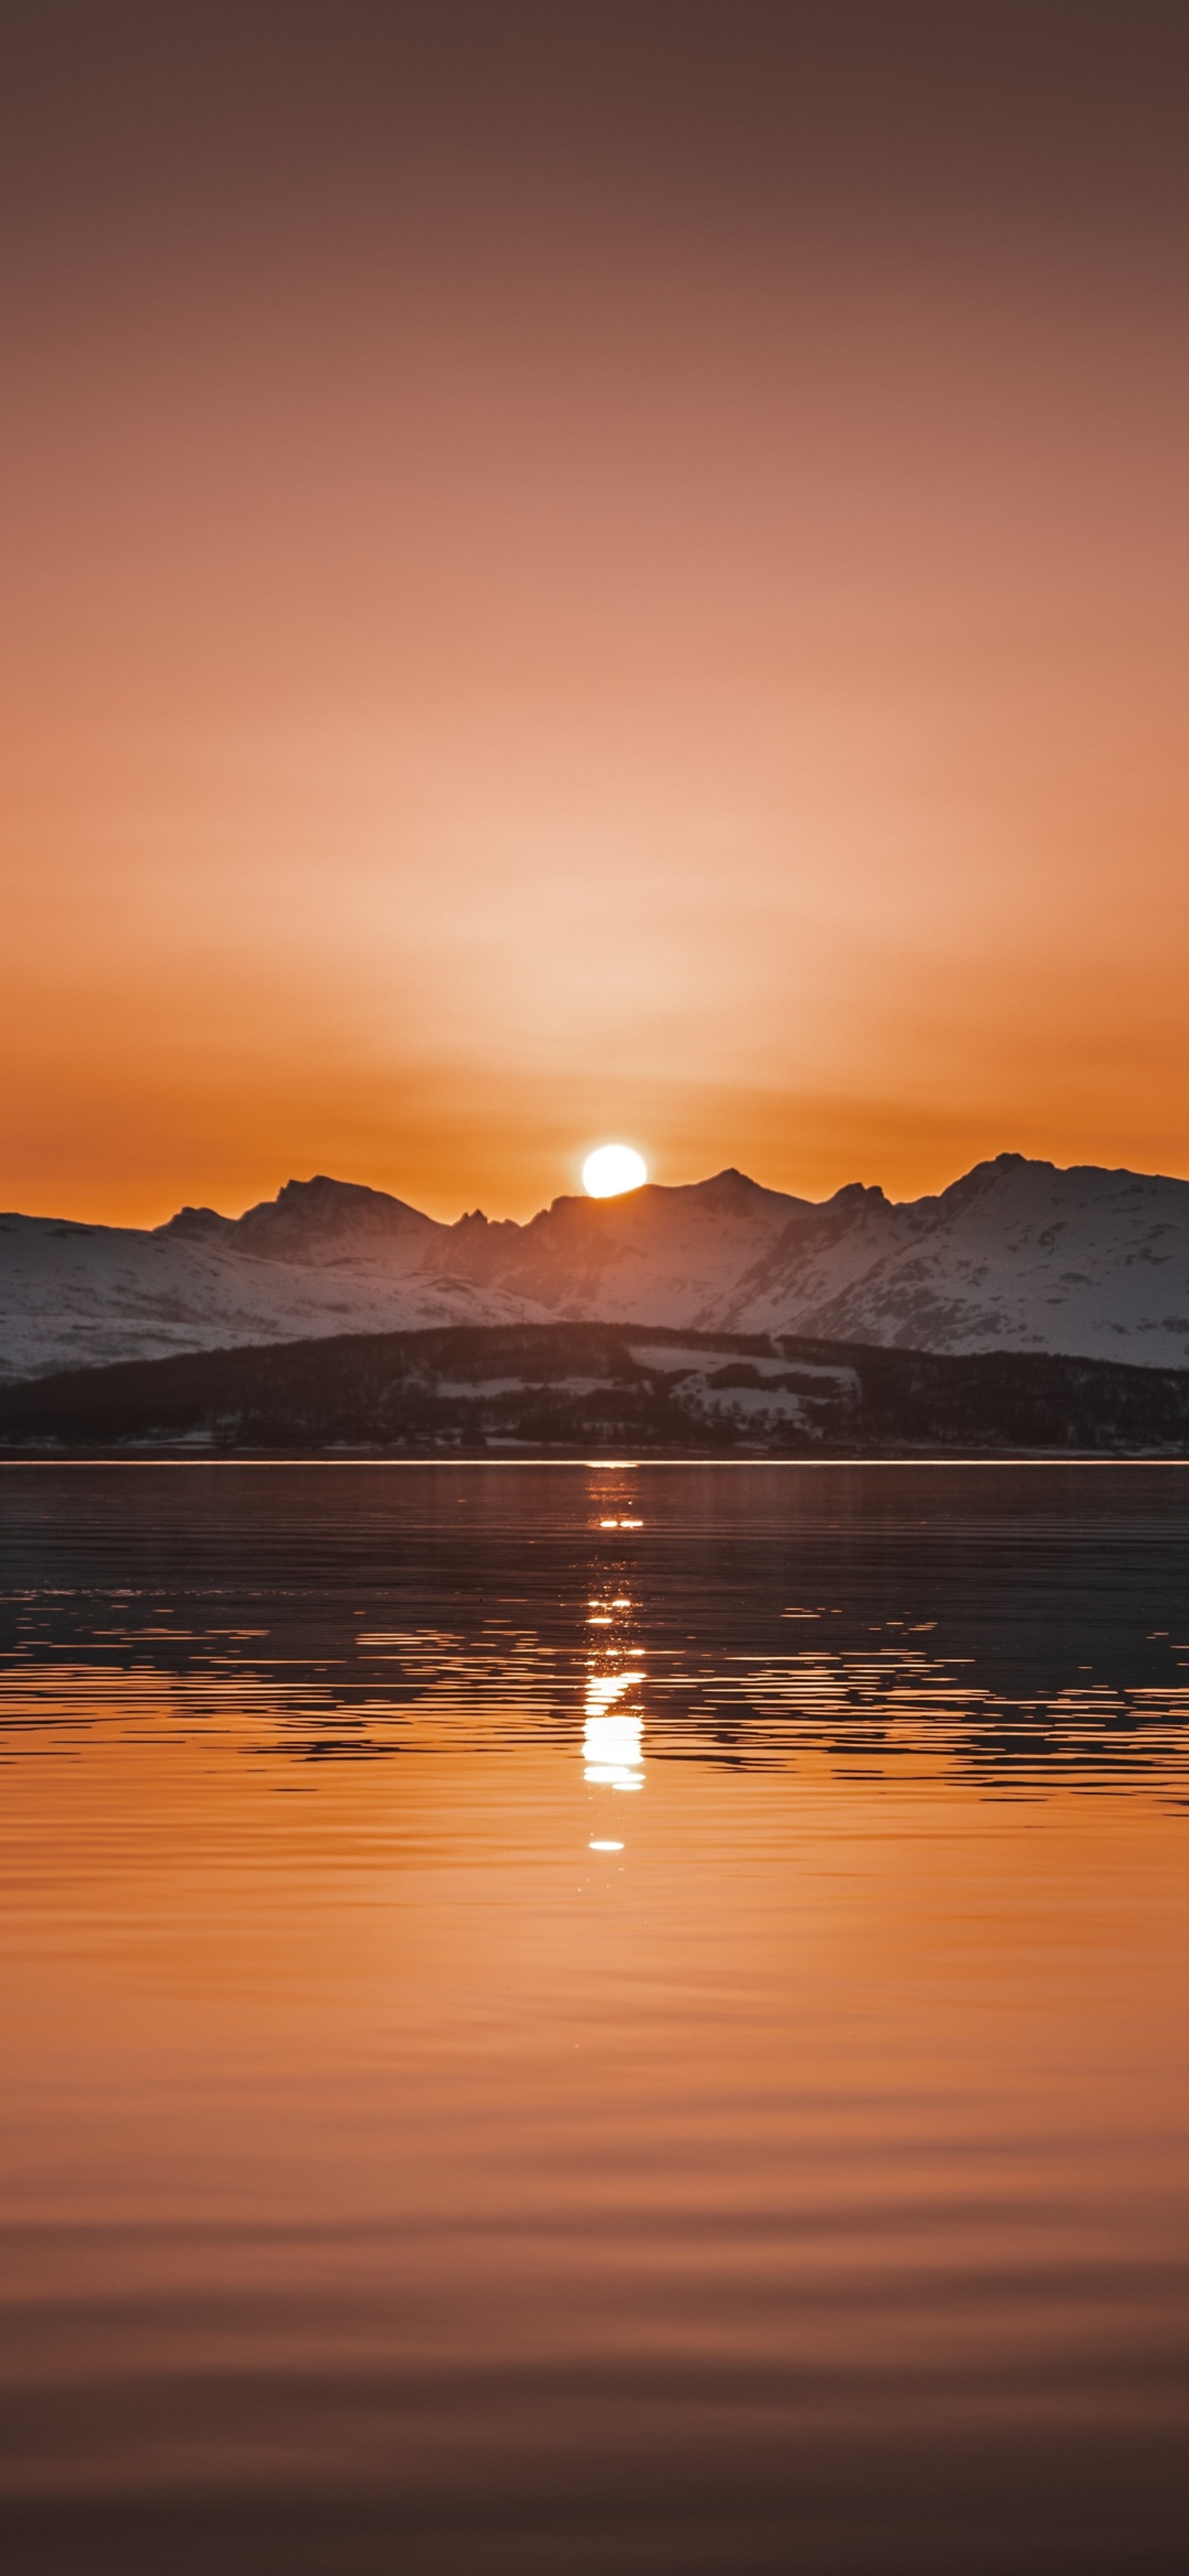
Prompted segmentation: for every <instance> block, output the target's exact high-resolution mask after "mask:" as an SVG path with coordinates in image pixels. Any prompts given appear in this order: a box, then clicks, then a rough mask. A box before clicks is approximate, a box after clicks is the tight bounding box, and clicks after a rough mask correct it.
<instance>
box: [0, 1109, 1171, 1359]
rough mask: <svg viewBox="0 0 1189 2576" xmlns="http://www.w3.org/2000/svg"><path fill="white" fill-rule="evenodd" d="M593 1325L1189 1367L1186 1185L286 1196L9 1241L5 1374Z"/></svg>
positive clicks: (1001, 1168) (1085, 1170) (1020, 1170)
mask: <svg viewBox="0 0 1189 2576" xmlns="http://www.w3.org/2000/svg"><path fill="white" fill-rule="evenodd" d="M550 1318H554V1319H557V1318H571V1319H580V1318H592V1319H599V1320H602V1321H605V1322H608V1323H618V1322H629V1323H644V1324H668V1325H676V1326H691V1327H695V1328H697V1329H699V1330H703V1331H713V1330H718V1329H722V1330H725V1331H730V1332H736V1333H748V1332H757V1333H760V1332H762V1333H772V1332H781V1331H788V1332H795V1333H800V1334H814V1335H818V1336H820V1337H821V1338H822V1339H825V1340H831V1341H859V1342H877V1343H891V1344H897V1345H899V1346H901V1347H905V1348H916V1349H920V1350H931V1351H953V1352H959V1351H980V1350H1031V1351H1066V1352H1073V1353H1084V1354H1086V1355H1088V1356H1092V1357H1098V1358H1105V1359H1122V1360H1133V1361H1141V1362H1147V1363H1148V1364H1149V1365H1152V1366H1157V1365H1158V1366H1163V1367H1176V1366H1186V1365H1189V1182H1186V1181H1178V1180H1167V1179H1161V1178H1160V1177H1158V1176H1148V1175H1144V1174H1142V1173H1135V1172H1107V1171H1100V1170H1099V1169H1098V1168H1097V1167H1096V1166H1094V1165H1083V1166H1081V1167H1079V1168H1076V1169H1074V1170H1072V1171H1059V1170H1057V1169H1056V1167H1055V1166H1054V1165H1053V1164H1051V1163H1033V1162H1026V1161H1025V1160H1024V1158H1023V1156H1022V1155H1019V1154H1001V1155H1000V1156H999V1157H998V1159H997V1160H996V1161H995V1162H993V1163H980V1164H978V1165H977V1166H976V1168H975V1170H974V1171H972V1172H968V1173H967V1174H966V1176H965V1178H964V1179H963V1180H960V1181H955V1182H954V1184H953V1186H952V1187H951V1188H950V1189H948V1190H943V1191H942V1192H941V1194H940V1196H938V1197H936V1198H926V1199H914V1200H910V1201H907V1202H903V1203H901V1204H899V1205H897V1204H895V1203H893V1202H892V1201H890V1200H888V1199H886V1198H885V1197H884V1194H883V1192H882V1190H878V1189H864V1188H862V1187H860V1186H859V1185H857V1184H856V1185H855V1186H853V1187H851V1188H848V1189H843V1190H839V1191H838V1192H837V1194H836V1196H835V1197H834V1198H832V1199H827V1200H826V1201H825V1202H824V1203H822V1204H820V1205H819V1204H815V1203H814V1202H813V1201H811V1200H808V1199H796V1198H790V1197H786V1196H785V1195H784V1194H783V1193H782V1192H781V1191H779V1190H766V1189H762V1188H761V1187H760V1186H759V1184H758V1183H757V1182H755V1181H749V1180H747V1179H746V1178H745V1177H744V1175H743V1174H742V1173H741V1172H733V1171H730V1172H720V1173H718V1174H717V1176H716V1177H715V1178H714V1179H713V1180H709V1181H699V1182H696V1183H693V1184H691V1185H690V1186H688V1187H686V1188H682V1189H663V1188H660V1187H657V1186H649V1187H646V1188H644V1189H642V1190H636V1191H633V1192H632V1193H631V1195H630V1196H628V1197H624V1198H619V1199H603V1200H596V1199H585V1198H583V1199H576V1198H562V1199H555V1200H554V1203H553V1205H552V1207H550V1208H547V1209H545V1210H543V1212H542V1213H541V1215H540V1216H537V1217H534V1218H533V1219H532V1221H531V1223H530V1224H528V1225H523V1226H521V1225H516V1224H513V1223H512V1222H510V1221H508V1222H505V1223H500V1224H490V1223H489V1222H488V1220H487V1219H486V1217H483V1216H480V1215H474V1216H465V1217H461V1218H460V1219H459V1221H458V1223H457V1224H456V1225H441V1224H438V1223H437V1222H436V1221H435V1219H434V1218H432V1217H427V1216H423V1215H421V1214H420V1212H419V1211H418V1210H417V1209H416V1208H411V1207H406V1206H405V1205H404V1203H403V1202H402V1201H401V1200H400V1199H394V1198H390V1197H388V1196H386V1195H385V1193H384V1192H383V1191H379V1190H368V1189H363V1188H359V1187H357V1186H355V1185H354V1184H351V1183H348V1182H343V1181H332V1180H327V1179H325V1178H319V1179H316V1180H312V1181H289V1182H287V1183H286V1185H285V1187H284V1189H283V1190H282V1191H281V1192H280V1194H279V1196H278V1197H277V1198H276V1199H273V1200H268V1201H266V1202H264V1203H263V1204H262V1205H261V1206H259V1207H255V1208H250V1209H249V1210H248V1213H247V1215H246V1216H242V1217H239V1218H231V1217H224V1216H219V1215H217V1214H216V1213H215V1211H214V1210H213V1209H210V1208H183V1209H182V1210H181V1212H180V1214H179V1215H178V1216H175V1217H173V1218H171V1220H170V1222H169V1224H168V1225H164V1226H160V1227H158V1228H157V1229H156V1231H155V1232H153V1233H142V1232H139V1231H137V1230H135V1229H132V1228H129V1227H115V1226H88V1225H78V1224H73V1223H70V1222H65V1221H60V1220H57V1219H53V1218H49V1217H27V1216H5V1217H0V1369H2V1370H3V1371H4V1373H5V1374H7V1375H39V1374H41V1373H43V1372H44V1371H46V1370H48V1369H57V1368H69V1367H78V1366H80V1365H97V1364H99V1363H101V1362H103V1361H106V1360H116V1359H156V1358H161V1357H164V1356H165V1355H166V1354H167V1353H169V1352H171V1351H181V1350H205V1349H212V1348H216V1347H219V1346H220V1345H223V1346H226V1345H232V1344H236V1343H242V1342H259V1341H292V1340H297V1339H302V1338H305V1337H307V1336H312V1335H319V1334H327V1333H351V1332H378V1331H396V1330H401V1329H403V1330H409V1329H414V1328H416V1327H418V1326H422V1325H438V1324H454V1323H471V1324H483V1323H507V1322H513V1321H517V1322H529V1323H533V1322H544V1321H547V1320H549V1319H550Z"/></svg>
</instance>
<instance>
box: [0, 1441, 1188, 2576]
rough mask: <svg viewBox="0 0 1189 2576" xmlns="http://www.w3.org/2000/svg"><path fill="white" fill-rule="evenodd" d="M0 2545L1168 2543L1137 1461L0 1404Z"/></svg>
mask: <svg viewBox="0 0 1189 2576" xmlns="http://www.w3.org/2000/svg"><path fill="white" fill-rule="evenodd" d="M0 1534H2V1543H3V1558H2V1569H3V1571H2V1590H3V1599H2V1601H0V1615H2V1620H3V1635H2V1639H0V1642H2V1644H3V1648H4V1654H3V1660H2V1661H0V1759H2V1761H3V1782H2V1798H0V1818H2V1834H3V1882H2V1893H0V1904H2V1907H3V1949H4V1976H3V1983H2V1990H0V2019H2V2031H0V2045H2V2063H3V2070H4V2078H3V2094H2V2110H0V2181H2V2195H3V2197H2V2209H0V2221H2V2238H3V2246H2V2256H3V2259H2V2270H0V2375H2V2379H3V2404H2V2407H0V2440H2V2445H3V2456H2V2460H0V2539H2V2540H3V2543H4V2563H5V2566H6V2568H7V2569H9V2570H11V2571H13V2576H26V2572H27V2571H28V2576H49V2571H69V2576H83V2571H86V2576H116V2571H119V2576H142V2571H143V2576H149V2571H152V2576H159V2572H160V2576H166V2571H168V2576H199V2571H202V2576H207V2571H209V2570H212V2569H217V2570H219V2571H221V2576H249V2571H251V2576H261V2571H264V2576H272V2571H276V2576H373V2571H376V2576H378V2571H381V2570H383V2571H384V2576H423V2571H424V2576H431V2571H432V2576H512V2571H516V2576H522V2571H527V2576H533V2572H534V2571H550V2576H552V2571H555V2570H557V2571H561V2570H564V2571H567V2576H568V2571H574V2576H596V2571H597V2576H635V2571H645V2570H648V2571H652V2570H655V2571H658V2576H668V2572H669V2571H673V2576H677V2571H681V2576H726V2571H728V2570H730V2571H744V2576H751V2571H755V2576H767V2571H773V2576H775V2571H780V2576H790V2571H793V2576H800V2571H804V2576H835V2571H837V2576H868V2571H869V2572H870V2576H884V2571H904V2576H910V2571H911V2576H934V2571H937V2576H981V2571H994V2572H995V2576H1000V2571H1003V2576H1007V2571H1012V2576H1020V2571H1033V2570H1035V2571H1038V2572H1039V2571H1045V2576H1065V2571H1069V2576H1074V2571H1077V2576H1086V2571H1108V2570H1109V2571H1114V2570H1119V2571H1122V2570H1128V2571H1131V2570H1136V2571H1147V2570H1161V2571H1164V2570H1169V2571H1171V2570H1173V2569H1174V2568H1175V2569H1177V2570H1180V2569H1181V2568H1182V2567H1183V2566H1184V2565H1185V2564H1186V2563H1187V2560H1189V2445H1187V2440H1186V2436H1187V2433H1189V2157H1187V2149H1189V2083H1187V2078H1186V2035H1187V2030H1186V2025H1187V2019H1189V2013H1187V2005H1189V1975H1187V1971H1189V1559H1187V1553H1186V1550H1187V1542H1189V1470H1184V1469H1178V1468H1171V1467H1170V1468H1130V1469H1128V1468H1102V1467H1087V1468H1057V1467H1054V1468H1048V1467H1045V1468H1035V1467H1032V1468H1021V1469H1005V1468H972V1469H963V1468H934V1467H927V1466H921V1467H906V1468H891V1467H882V1468H870V1469H864V1468H862V1467H845V1468H837V1469H832V1468H813V1467H798V1466H793V1467H788V1466H780V1467H772V1468H769V1467H756V1468H740V1467H724V1468H700V1467H695V1468H681V1467H665V1466H650V1467H646V1468H640V1469H636V1468H629V1467H616V1466H600V1467H590V1468H582V1467H562V1466H559V1467H549V1468H528V1467H512V1466H508V1467H500V1466H494V1467H493V1466H486V1467H475V1468H468V1467H465V1466H450V1467H445V1466H443V1467H437V1466H431V1467H409V1466H397V1467H384V1466H373V1465H370V1464H369V1465H361V1466H348V1465H345V1466H342V1467H339V1466H328V1465H315V1466H311V1467H308V1468H303V1467H298V1466H293V1467H289V1466H287V1467H264V1466H260V1467H256V1466H242V1467H241V1466H224V1467H216V1466H198V1465H194V1466H188V1465H187V1466H177V1467H153V1466H147V1465H143V1466H121V1467H114V1468H110V1469H103V1468H67V1467H61V1468H59V1467H49V1466H38V1467H8V1468H4V1469H0Z"/></svg>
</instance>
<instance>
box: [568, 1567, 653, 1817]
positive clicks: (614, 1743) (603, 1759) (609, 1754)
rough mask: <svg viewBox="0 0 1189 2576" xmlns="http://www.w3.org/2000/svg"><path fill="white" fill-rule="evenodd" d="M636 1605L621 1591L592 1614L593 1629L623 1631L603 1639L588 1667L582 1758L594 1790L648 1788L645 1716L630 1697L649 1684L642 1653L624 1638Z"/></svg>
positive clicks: (589, 1620)
mask: <svg viewBox="0 0 1189 2576" xmlns="http://www.w3.org/2000/svg"><path fill="white" fill-rule="evenodd" d="M633 1606H634V1605H633V1603H632V1600H631V1597H630V1595H629V1594H627V1593H622V1592H620V1593H616V1594H614V1595H613V1596H612V1597H611V1598H610V1599H607V1598H605V1597H598V1598H596V1599H595V1600H593V1601H592V1602H591V1603H590V1606H589V1609H588V1612H587V1623H586V1624H587V1626H588V1628H600V1629H602V1628H609V1629H611V1630H613V1631H617V1632H618V1634H617V1635H615V1636H612V1637H607V1638H600V1639H599V1643H598V1646H597V1648H594V1649H593V1650H592V1652H591V1654H590V1656H589V1658H588V1663H587V1672H586V1683H585V1702H584V1704H585V1720H586V1722H585V1727H584V1730H583V1737H582V1753H583V1762H584V1776H585V1778H586V1780H587V1782H588V1783H589V1785H590V1786H591V1787H592V1788H600V1789H642V1788H643V1786H644V1749H643V1736H644V1713H643V1710H642V1709H641V1708H640V1706H639V1705H638V1703H637V1702H635V1701H634V1700H633V1698H632V1696H631V1695H632V1694H633V1693H634V1692H636V1691H638V1690H639V1688H640V1685H641V1684H642V1682H643V1680H644V1674H643V1671H642V1669H641V1668H640V1662H639V1658H640V1654H641V1649H640V1647H639V1646H637V1645H636V1644H634V1643H633V1642H632V1641H630V1640H629V1638H628V1637H626V1636H625V1635H624V1633H623V1632H624V1630H625V1628H626V1627H627V1625H628V1620H629V1617H630V1613H631V1611H632V1608H633ZM620 1639H622V1642H620Z"/></svg>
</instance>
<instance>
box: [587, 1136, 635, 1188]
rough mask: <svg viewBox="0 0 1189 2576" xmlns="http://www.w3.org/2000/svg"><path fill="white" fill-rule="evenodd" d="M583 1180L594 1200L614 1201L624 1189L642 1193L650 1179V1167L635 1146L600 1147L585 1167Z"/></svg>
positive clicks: (598, 1146) (589, 1158)
mask: <svg viewBox="0 0 1189 2576" xmlns="http://www.w3.org/2000/svg"><path fill="white" fill-rule="evenodd" d="M582 1178H583V1182H584V1184H585V1186H586V1188H587V1189H588V1190H589V1192H590V1195H591V1197H592V1199H614V1198H618V1197H619V1195H620V1193H621V1191H623V1190H638V1189H639V1188H640V1185H641V1183H642V1182H643V1181H646V1180H647V1178H648V1166H647V1164H646V1163H645V1161H644V1157H643V1155H642V1154H638V1153H637V1152H636V1149H635V1147H634V1146H633V1145H596V1147H595V1150H594V1152H593V1154H588V1155H587V1157H586V1161H585V1162H584V1164H583V1166H582Z"/></svg>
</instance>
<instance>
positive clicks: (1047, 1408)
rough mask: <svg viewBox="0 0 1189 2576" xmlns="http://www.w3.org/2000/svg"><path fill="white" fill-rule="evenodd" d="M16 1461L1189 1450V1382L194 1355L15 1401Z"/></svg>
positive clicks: (3, 1429)
mask: <svg viewBox="0 0 1189 2576" xmlns="http://www.w3.org/2000/svg"><path fill="white" fill-rule="evenodd" d="M0 1444H2V1445H3V1447H4V1448H6V1449H7V1450H8V1451H9V1452H10V1453H11V1452H12V1451H13V1450H25V1451H41V1452H45V1451H46V1450H51V1451H53V1450H64V1451H70V1452H83V1453H89V1452H95V1451H105V1450H112V1449H119V1448H127V1447H135V1448H144V1449H162V1450H169V1449H176V1448H178V1447H185V1448H187V1449H196V1448H197V1449H199V1450H206V1451H208V1452H214V1453H228V1452H231V1453H233V1452H236V1451H245V1450H250V1451H266V1452H277V1451H279V1452H283V1453H284V1452H289V1453H292V1452H295V1451H296V1452H301V1451H311V1450H321V1449H334V1448H352V1449H363V1450H373V1451H376V1452H379V1453H382V1454H393V1453H395V1454H397V1455H410V1456H432V1455H434V1454H441V1453H443V1452H445V1453H454V1454H458V1453H459V1452H460V1451H461V1452H463V1453H472V1454H475V1453H477V1454H482V1453H483V1452H485V1451H487V1452H490V1453H491V1454H493V1455H498V1454H499V1453H500V1451H501V1450H515V1449H520V1450H524V1451H526V1452H529V1451H534V1450H535V1451H540V1452H543V1453H546V1454H550V1453H552V1454H555V1455H565V1454H567V1453H575V1454H578V1455H588V1454H589V1453H590V1452H591V1450H592V1449H594V1450H600V1449H606V1448H608V1447H614V1448H616V1449H628V1450H632V1451H641V1452H649V1451H651V1452H659V1453H662V1454H663V1453H670V1454H676V1455H684V1456H688V1455H690V1454H691V1453H697V1454H700V1455H706V1456H729V1455H731V1454H740V1455H752V1456H754V1455H756V1454H757V1453H758V1454H764V1455H769V1456H779V1457H806V1456H824V1455H832V1456H855V1455H863V1454H867V1455H872V1454H875V1455H880V1454H884V1455H895V1454H901V1455H903V1454H910V1455H911V1454H913V1453H914V1452H931V1451H941V1452H955V1451H957V1452H964V1453H970V1452H978V1451H981V1452H984V1453H991V1454H994V1453H1001V1454H1005V1455H1011V1454H1016V1455H1018V1454H1020V1453H1022V1452H1023V1453H1026V1452H1038V1451H1039V1452H1050V1453H1051V1452H1062V1451H1065V1452H1083V1453H1085V1452H1089V1453H1094V1452H1098V1453H1101V1454H1103V1455H1108V1456H1120V1455H1127V1454H1129V1453H1135V1452H1144V1453H1152V1452H1157V1453H1163V1454H1165V1455H1172V1456H1186V1455H1189V1370H1183V1369H1151V1368H1134V1367H1128V1366H1126V1365H1124V1364H1122V1363H1117V1362H1114V1361H1107V1360H1091V1359H1066V1358H1060V1359H1058V1358H1053V1357H1050V1356H1048V1355H1046V1354H1037V1353H1031V1352H1019V1351H995V1352H988V1353H982V1354H978V1355H976V1356H974V1357H970V1358H962V1359H950V1358H941V1357H939V1356H938V1355H936V1354H934V1353H931V1352H925V1351H906V1350H887V1349H876V1348H873V1347H871V1346H870V1345H868V1344H852V1343H839V1342H815V1341H807V1340H803V1339H799V1338H794V1337H791V1336H784V1335H781V1336H777V1337H775V1338H772V1339H769V1338H766V1337H760V1336H756V1335H743V1334H729V1333H696V1332H683V1331H680V1330H668V1329H664V1328H661V1327H645V1326H642V1325H619V1324H568V1323H567V1324H525V1325H514V1326H505V1325H490V1326H453V1327H451V1328H449V1329H445V1330H442V1331H437V1332H417V1333H349V1334H342V1335H339V1336H335V1337H334V1338H332V1339H326V1340H315V1341H303V1342H284V1343H270V1344H267V1345H263V1346H261V1345H252V1346H249V1347H247V1348H242V1349H239V1350H227V1351H196V1352H188V1353H186V1354H184V1355H183V1356H181V1357H179V1358H175V1359H165V1360H131V1361H126V1362H121V1363H118V1364H117V1365H116V1366H114V1367H108V1368H95V1369H74V1370H70V1371H69V1372H65V1373H62V1374H59V1375H56V1376H53V1377H43V1378H38V1379H25V1380H21V1381H19V1382H17V1383H11V1384H9V1385H7V1386H4V1387H0Z"/></svg>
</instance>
